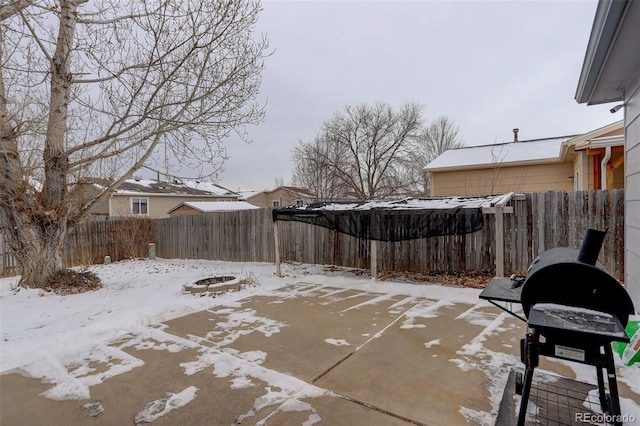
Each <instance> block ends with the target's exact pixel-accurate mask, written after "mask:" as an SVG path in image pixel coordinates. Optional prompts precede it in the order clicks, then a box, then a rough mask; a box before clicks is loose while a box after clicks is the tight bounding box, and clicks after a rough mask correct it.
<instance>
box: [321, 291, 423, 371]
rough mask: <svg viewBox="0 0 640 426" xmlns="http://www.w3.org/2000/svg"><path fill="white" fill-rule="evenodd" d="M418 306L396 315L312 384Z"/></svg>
mask: <svg viewBox="0 0 640 426" xmlns="http://www.w3.org/2000/svg"><path fill="white" fill-rule="evenodd" d="M418 305H420V303H416V304H415V305H413V306H412V307H411V308H409V309H407V310H406V311H404V312H403V313H401V314H400V315H398V316H397V317H396V318H394V319H393V321H391V322H390V323H389V324H387V325H385V326H384V327H382V328H381V329H380V330H379V331H377V332H376V333H375V334H374V335H373V336H371V337H370V338H369V339H367V340H366V341H365V342H364V343H363V344H361V345H360V346H358V347H356V348H355V349H354V350H353V351H351V352H349V353H348V354H347V355H346V356H344V357H342V358H341V359H339V360H338V361H337V362H336V363H335V364H333V365H332V366H331V367H329V368H327V369H326V370H325V371H323V372H322V373H320V374H319V375H317V376H316V377H315V378H314V379H313V380H311V383H312V384H315V382H316V381H318V380H319V379H321V378H322V377H324V376H326V375H327V374H329V373H330V372H331V370H333V369H334V368H336V367H337V366H339V365H340V364H342V363H343V362H344V361H346V360H347V359H348V358H349V357H351V356H352V355H353V354H355V353H356V352H358V351H359V350H360V349H362V348H363V347H365V346H366V345H367V344H369V342H371V341H372V340H373V339H377V338H378V336H380V335H381V333H384V332H385V331H386V330H387V329H388V328H389V327H391V326H392V325H393V324H395V323H396V322H398V321H399V320H400V318H402V317H404V316H405V315H406V314H407V313H408V312H409V311H411V310H413V309H415V308H416V307H417V306H418Z"/></svg>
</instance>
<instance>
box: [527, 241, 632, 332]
mask: <svg viewBox="0 0 640 426" xmlns="http://www.w3.org/2000/svg"><path fill="white" fill-rule="evenodd" d="M605 232H606V231H605ZM605 232H602V231H595V230H591V229H590V230H588V231H587V235H586V236H585V239H584V242H583V244H582V247H581V249H580V250H578V249H574V248H567V247H557V248H553V249H550V250H547V251H545V252H543V253H540V255H539V256H538V257H537V258H536V259H535V260H534V261H533V263H531V265H530V266H529V270H528V271H527V278H526V279H525V281H524V284H523V287H522V295H521V302H522V308H523V310H524V313H525V315H526V316H527V318H528V317H529V312H530V311H531V307H532V306H533V305H535V304H538V303H554V304H558V305H564V306H574V307H578V308H585V309H591V310H594V311H599V312H605V313H608V314H611V315H615V316H616V317H617V318H618V319H619V320H620V323H622V325H623V326H626V324H627V322H628V320H629V315H630V314H633V313H634V312H635V311H634V307H633V302H632V301H631V297H629V294H628V293H627V291H626V290H625V288H624V287H623V286H622V285H621V284H620V283H619V282H618V280H616V279H615V278H614V277H613V276H611V275H610V274H609V273H608V272H607V271H606V270H605V269H604V267H603V266H602V265H601V264H599V263H597V262H596V259H597V258H598V253H599V252H600V247H601V245H602V241H603V240H604V234H605Z"/></svg>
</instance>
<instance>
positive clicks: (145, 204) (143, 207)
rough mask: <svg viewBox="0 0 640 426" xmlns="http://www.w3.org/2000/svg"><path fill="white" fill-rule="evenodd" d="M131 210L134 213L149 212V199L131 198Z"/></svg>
mask: <svg viewBox="0 0 640 426" xmlns="http://www.w3.org/2000/svg"><path fill="white" fill-rule="evenodd" d="M131 203H132V204H131V212H132V213H133V214H134V215H147V214H149V200H148V199H147V198H132V199H131Z"/></svg>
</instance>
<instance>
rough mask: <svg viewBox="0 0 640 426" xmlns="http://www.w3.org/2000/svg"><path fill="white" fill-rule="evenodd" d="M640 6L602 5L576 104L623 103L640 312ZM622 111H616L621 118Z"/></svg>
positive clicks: (628, 274) (633, 277)
mask: <svg viewBox="0 0 640 426" xmlns="http://www.w3.org/2000/svg"><path fill="white" fill-rule="evenodd" d="M638 40H640V2H638V1H632V0H626V1H612V0H606V1H605V0H600V1H599V2H598V8H597V9H596V16H595V19H594V21H593V26H592V28H591V35H590V37H589V43H588V45H587V51H586V54H585V59H584V62H583V65H582V71H581V73H580V79H579V81H578V89H577V91H576V101H578V103H587V104H588V105H595V104H604V103H608V102H622V105H623V106H624V128H625V131H624V135H625V136H624V158H625V160H624V161H625V162H626V164H625V171H624V175H625V176H624V179H625V183H624V186H625V213H624V214H625V218H624V219H625V240H624V241H625V253H624V262H625V266H624V271H625V280H624V282H625V286H626V287H627V291H628V292H629V295H630V296H631V298H632V299H633V303H634V304H635V308H636V312H640V49H639V48H638ZM619 106H620V105H616V106H614V107H613V108H612V109H611V111H612V112H615V111H617V110H618V109H620V107H619Z"/></svg>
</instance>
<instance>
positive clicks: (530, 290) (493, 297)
mask: <svg viewBox="0 0 640 426" xmlns="http://www.w3.org/2000/svg"><path fill="white" fill-rule="evenodd" d="M605 234H606V231H597V230H593V229H589V230H588V231H587V234H586V235H585V239H584V241H583V244H582V247H581V248H580V250H578V249H574V248H567V247H558V248H553V249H551V250H547V251H545V252H543V253H541V254H540V255H539V256H538V257H537V258H536V259H535V260H534V261H533V262H532V263H531V265H530V266H529V269H528V271H527V276H526V277H525V278H524V280H522V279H520V280H518V279H516V278H515V277H513V278H512V279H511V280H509V279H500V278H496V279H494V280H492V282H490V283H489V284H488V285H487V287H486V288H485V289H484V290H483V292H482V293H481V294H480V298H482V299H485V300H488V301H489V302H491V303H493V304H494V305H496V306H498V307H500V308H501V309H504V310H505V311H507V312H509V313H511V314H513V315H514V316H516V317H518V318H520V319H522V320H523V321H526V322H527V327H528V330H529V331H528V333H527V336H526V338H525V339H522V341H521V358H522V362H523V363H524V364H525V374H524V377H523V378H522V379H521V383H520V386H517V389H519V390H521V392H522V399H521V404H520V410H519V415H518V424H519V425H524V422H525V418H526V411H527V404H528V399H529V395H530V391H531V384H532V378H533V373H534V369H535V368H536V367H537V366H538V361H539V356H540V355H543V356H547V357H554V358H561V359H566V360H570V361H575V362H579V363H583V364H589V365H593V366H595V367H596V369H597V378H598V391H599V399H600V405H601V407H602V409H603V411H604V412H606V413H608V414H610V418H611V419H613V424H621V422H620V421H619V419H620V402H619V396H618V388H617V382H616V373H615V366H614V361H613V354H612V351H611V343H612V342H614V341H621V342H628V341H629V338H628V337H627V335H626V333H625V331H624V327H625V326H626V324H627V321H628V319H629V315H630V314H633V313H634V312H635V311H634V307H633V303H632V301H631V298H630V297H629V294H628V293H627V291H626V290H625V288H624V287H623V286H622V285H621V284H620V283H619V282H618V281H617V280H616V279H615V278H614V277H613V276H611V275H610V274H609V273H608V272H607V271H606V270H605V269H604V267H603V266H602V265H600V264H599V263H597V258H598V254H599V252H600V249H601V246H602V242H603V241H604V236H605ZM496 302H516V303H517V302H519V303H521V304H522V309H523V311H524V314H525V316H526V319H524V318H522V317H520V316H518V315H517V314H516V313H514V312H512V311H511V310H509V309H506V308H504V307H503V306H501V305H499V304H498V303H496ZM603 370H604V371H606V377H607V385H608V392H607V389H606V387H607V386H605V381H604V376H603Z"/></svg>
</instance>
